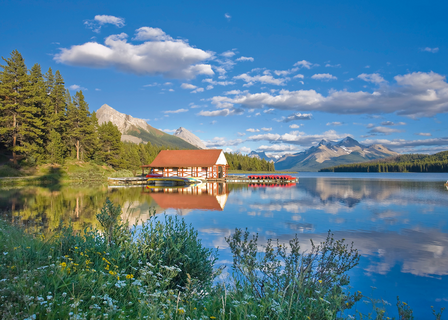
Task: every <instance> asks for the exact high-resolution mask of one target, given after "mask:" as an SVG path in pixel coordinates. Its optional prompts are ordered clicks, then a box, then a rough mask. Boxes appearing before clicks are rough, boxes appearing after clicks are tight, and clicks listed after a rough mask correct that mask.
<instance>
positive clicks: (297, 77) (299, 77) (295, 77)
mask: <svg viewBox="0 0 448 320" xmlns="http://www.w3.org/2000/svg"><path fill="white" fill-rule="evenodd" d="M293 78H294V79H303V78H305V76H304V75H303V74H300V73H299V74H296V75H295V76H294V77H293Z"/></svg>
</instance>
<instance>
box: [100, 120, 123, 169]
mask: <svg viewBox="0 0 448 320" xmlns="http://www.w3.org/2000/svg"><path fill="white" fill-rule="evenodd" d="M98 136H99V141H100V143H99V151H98V153H99V158H100V159H101V160H102V161H104V162H106V163H107V164H108V165H111V166H112V167H114V168H117V167H120V165H121V164H120V156H121V154H122V151H123V150H122V149H123V144H122V142H121V132H120V131H119V130H118V128H117V126H115V125H114V124H113V123H112V122H110V121H109V122H107V123H103V124H102V125H100V126H99V127H98Z"/></svg>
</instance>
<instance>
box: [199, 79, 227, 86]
mask: <svg viewBox="0 0 448 320" xmlns="http://www.w3.org/2000/svg"><path fill="white" fill-rule="evenodd" d="M202 82H207V83H210V84H212V85H215V86H229V85H232V84H235V82H233V81H215V80H213V79H203V80H202Z"/></svg>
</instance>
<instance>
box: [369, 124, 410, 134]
mask: <svg viewBox="0 0 448 320" xmlns="http://www.w3.org/2000/svg"><path fill="white" fill-rule="evenodd" d="M403 131H404V130H399V129H393V128H388V127H381V126H379V127H373V128H372V129H371V130H370V131H369V132H370V133H381V134H385V135H389V134H392V133H397V132H403Z"/></svg>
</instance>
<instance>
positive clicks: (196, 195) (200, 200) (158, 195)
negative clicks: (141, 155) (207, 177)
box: [142, 182, 230, 215]
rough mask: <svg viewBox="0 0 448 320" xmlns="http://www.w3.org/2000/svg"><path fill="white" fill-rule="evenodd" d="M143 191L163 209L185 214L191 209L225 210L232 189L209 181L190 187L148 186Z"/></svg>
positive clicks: (224, 184)
mask: <svg viewBox="0 0 448 320" xmlns="http://www.w3.org/2000/svg"><path fill="white" fill-rule="evenodd" d="M142 193H146V194H149V195H150V196H151V198H152V199H153V200H154V201H155V202H156V203H157V204H158V205H159V207H161V208H163V209H176V210H177V213H178V214H181V215H185V214H188V212H190V211H191V210H207V211H223V210H224V207H225V205H226V202H227V198H228V196H229V193H230V190H229V187H228V185H227V184H226V183H218V182H208V183H201V184H197V185H193V186H188V187H170V188H163V187H154V186H146V188H145V189H144V190H143V192H142Z"/></svg>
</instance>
